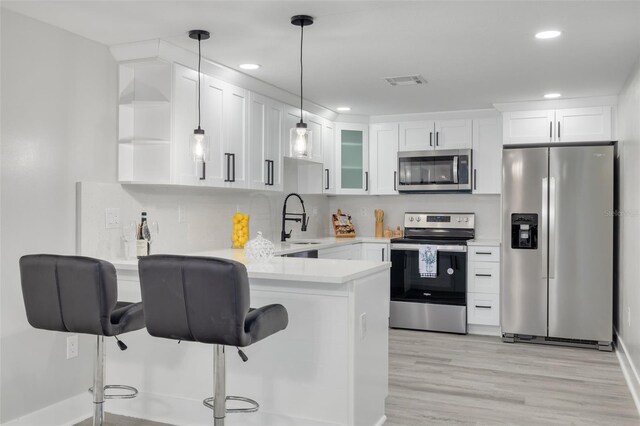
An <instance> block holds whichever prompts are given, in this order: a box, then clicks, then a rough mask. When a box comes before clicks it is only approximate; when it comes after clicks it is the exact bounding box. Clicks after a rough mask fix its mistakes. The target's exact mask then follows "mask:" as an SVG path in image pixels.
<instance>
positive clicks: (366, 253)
mask: <svg viewBox="0 0 640 426" xmlns="http://www.w3.org/2000/svg"><path fill="white" fill-rule="evenodd" d="M359 245H360V246H362V260H369V261H371V262H388V261H389V244H384V243H362V244H359Z"/></svg>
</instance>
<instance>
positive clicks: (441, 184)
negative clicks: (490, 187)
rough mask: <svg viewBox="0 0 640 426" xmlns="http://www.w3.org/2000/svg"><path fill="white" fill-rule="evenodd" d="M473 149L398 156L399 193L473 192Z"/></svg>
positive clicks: (408, 152) (421, 152)
mask: <svg viewBox="0 0 640 426" xmlns="http://www.w3.org/2000/svg"><path fill="white" fill-rule="evenodd" d="M471 170H472V169H471V150H470V149H454V150H442V151H439V150H431V151H407V152H399V153H398V174H399V179H398V191H400V192H471Z"/></svg>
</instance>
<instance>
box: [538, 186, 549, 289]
mask: <svg viewBox="0 0 640 426" xmlns="http://www.w3.org/2000/svg"><path fill="white" fill-rule="evenodd" d="M548 227H549V178H542V226H541V228H542V229H541V230H540V231H541V232H540V234H541V236H540V247H541V248H542V278H548V276H547V259H548V258H547V244H548V238H547V235H548Z"/></svg>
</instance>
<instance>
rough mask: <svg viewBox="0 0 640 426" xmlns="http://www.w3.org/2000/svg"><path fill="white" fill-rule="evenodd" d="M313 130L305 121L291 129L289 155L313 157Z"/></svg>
mask: <svg viewBox="0 0 640 426" xmlns="http://www.w3.org/2000/svg"><path fill="white" fill-rule="evenodd" d="M312 142H313V140H312V132H311V130H309V129H307V125H306V124H305V123H298V124H296V127H293V128H291V130H290V131H289V156H290V157H293V158H303V159H304V158H307V159H310V158H311V144H312Z"/></svg>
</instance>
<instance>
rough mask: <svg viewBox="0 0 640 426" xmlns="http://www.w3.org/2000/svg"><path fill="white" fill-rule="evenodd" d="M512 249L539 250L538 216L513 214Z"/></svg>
mask: <svg viewBox="0 0 640 426" xmlns="http://www.w3.org/2000/svg"><path fill="white" fill-rule="evenodd" d="M511 248H513V249H524V250H527V249H528V250H535V249H537V248H538V215H537V214H534V213H531V214H528V213H513V214H512V215H511Z"/></svg>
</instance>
